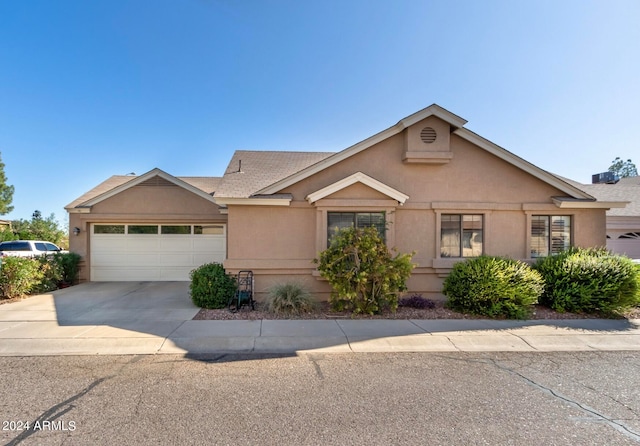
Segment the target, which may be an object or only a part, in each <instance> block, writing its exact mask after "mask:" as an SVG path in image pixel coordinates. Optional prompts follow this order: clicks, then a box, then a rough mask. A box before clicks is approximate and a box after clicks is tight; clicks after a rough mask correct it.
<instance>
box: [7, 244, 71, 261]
mask: <svg viewBox="0 0 640 446" xmlns="http://www.w3.org/2000/svg"><path fill="white" fill-rule="evenodd" d="M58 252H67V251H63V250H62V249H61V248H60V247H58V246H57V245H55V244H53V243H51V242H46V241H42V240H11V241H8V242H2V243H0V257H7V256H12V257H37V256H39V255H43V254H55V253H58Z"/></svg>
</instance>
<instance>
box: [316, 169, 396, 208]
mask: <svg viewBox="0 0 640 446" xmlns="http://www.w3.org/2000/svg"><path fill="white" fill-rule="evenodd" d="M355 183H362V184H364V185H366V186H368V187H370V188H372V189H374V190H377V191H378V192H380V193H382V194H384V195H386V196H388V197H389V198H392V199H394V200H396V201H397V202H398V203H400V204H404V202H405V201H407V200H408V199H409V196H408V195H405V194H403V193H402V192H400V191H398V190H396V189H394V188H392V187H391V186H388V185H386V184H384V183H382V182H380V181H378V180H376V179H375V178H371V177H370V176H368V175H365V174H364V173H362V172H356V173H354V174H353V175H349V176H348V177H346V178H343V179H341V180H339V181H336V182H335V183H333V184H330V185H329V186H326V187H323V188H322V189H320V190H317V191H315V192H313V193H310V194H309V195H307V197H306V199H307V201H308V202H309V203H315V202H316V201H318V200H321V199H323V198H325V197H328V196H329V195H331V194H334V193H336V192H337V191H339V190H342V189H345V188H347V187H349V186H351V185H353V184H355Z"/></svg>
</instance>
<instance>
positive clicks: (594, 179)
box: [591, 172, 620, 184]
mask: <svg viewBox="0 0 640 446" xmlns="http://www.w3.org/2000/svg"><path fill="white" fill-rule="evenodd" d="M618 181H620V177H618V175H616V174H615V173H614V172H602V173H596V174H595V175H591V184H615V183H617V182H618Z"/></svg>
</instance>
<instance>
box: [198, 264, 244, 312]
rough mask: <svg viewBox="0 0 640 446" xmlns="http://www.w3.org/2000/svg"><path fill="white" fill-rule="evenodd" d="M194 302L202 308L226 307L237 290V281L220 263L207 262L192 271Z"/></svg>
mask: <svg viewBox="0 0 640 446" xmlns="http://www.w3.org/2000/svg"><path fill="white" fill-rule="evenodd" d="M190 277H191V284H190V285H189V290H190V294H191V300H192V301H193V303H194V304H195V305H196V306H198V307H201V308H224V307H226V306H227V304H228V303H229V299H230V298H232V297H233V295H234V294H235V291H236V281H235V279H234V278H233V277H231V276H229V275H228V274H227V273H225V271H224V267H223V266H222V265H221V264H220V263H207V264H205V265H202V266H200V267H198V268H196V269H194V270H193V271H191V273H190Z"/></svg>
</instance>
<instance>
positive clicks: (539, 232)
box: [531, 215, 571, 258]
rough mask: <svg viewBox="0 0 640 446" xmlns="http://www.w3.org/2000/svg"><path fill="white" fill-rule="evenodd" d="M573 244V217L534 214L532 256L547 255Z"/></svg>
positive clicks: (532, 220) (532, 222)
mask: <svg viewBox="0 0 640 446" xmlns="http://www.w3.org/2000/svg"><path fill="white" fill-rule="evenodd" d="M570 246H571V217H570V216H568V215H534V216H532V218H531V257H532V258H536V257H547V256H549V255H553V254H558V253H559V252H562V251H565V250H567V249H569V247H570Z"/></svg>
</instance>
